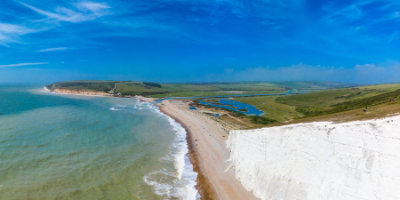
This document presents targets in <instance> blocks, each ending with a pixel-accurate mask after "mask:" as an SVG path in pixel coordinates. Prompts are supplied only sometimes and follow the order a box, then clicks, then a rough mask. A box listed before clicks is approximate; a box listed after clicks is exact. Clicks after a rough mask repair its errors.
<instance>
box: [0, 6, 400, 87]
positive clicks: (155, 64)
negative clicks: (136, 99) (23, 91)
mask: <svg viewBox="0 0 400 200" xmlns="http://www.w3.org/2000/svg"><path fill="white" fill-rule="evenodd" d="M399 53H400V1H397V0H387V1H385V0H353V1H352V0H346V1H337V0H336V1H318V0H292V1H289V0H283V1H275V0H245V1H241V0H141V1H139V0H137V1H135V0H93V1H86V0H84V1H82V0H52V1H49V0H41V1H37V0H7V1H1V2H0V82H43V81H47V82H52V81H62V80H74V79H116V80H148V81H158V82H211V81H282V80H329V81H341V82H351V83H381V82H399V81H400V63H399V61H400V54H399Z"/></svg>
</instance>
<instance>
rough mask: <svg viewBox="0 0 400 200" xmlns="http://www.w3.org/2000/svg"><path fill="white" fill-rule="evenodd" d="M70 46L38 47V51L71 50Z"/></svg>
mask: <svg viewBox="0 0 400 200" xmlns="http://www.w3.org/2000/svg"><path fill="white" fill-rule="evenodd" d="M71 49H72V48H70V47H55V48H46V49H40V50H38V52H53V51H66V50H71Z"/></svg>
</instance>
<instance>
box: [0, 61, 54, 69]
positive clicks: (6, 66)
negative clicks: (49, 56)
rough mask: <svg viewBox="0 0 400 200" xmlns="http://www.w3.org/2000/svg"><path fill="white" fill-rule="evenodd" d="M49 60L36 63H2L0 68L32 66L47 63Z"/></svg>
mask: <svg viewBox="0 0 400 200" xmlns="http://www.w3.org/2000/svg"><path fill="white" fill-rule="evenodd" d="M47 64H49V63H47V62H36V63H15V64H8V65H0V68H10V67H23V66H32V65H47Z"/></svg>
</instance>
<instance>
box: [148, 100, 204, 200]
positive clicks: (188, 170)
mask: <svg viewBox="0 0 400 200" xmlns="http://www.w3.org/2000/svg"><path fill="white" fill-rule="evenodd" d="M142 105H144V106H145V107H147V106H150V108H152V110H153V111H154V112H156V113H158V114H159V115H160V116H162V117H165V118H166V119H167V120H168V122H169V124H170V125H171V127H172V129H173V131H174V132H175V135H176V137H175V139H174V141H173V144H172V146H171V149H170V152H169V153H168V154H167V155H165V156H164V157H163V158H162V160H163V161H172V162H173V164H174V168H175V171H173V172H170V171H168V170H167V169H162V170H159V171H155V172H152V173H150V174H148V175H146V176H145V177H144V181H145V183H146V184H148V185H150V186H152V187H153V189H154V191H155V193H156V194H157V195H159V196H161V197H167V198H171V197H175V198H179V199H184V200H193V199H199V198H200V196H199V193H198V192H197V190H196V188H195V186H196V179H197V173H196V172H194V171H193V165H192V163H191V162H190V159H189V157H188V155H187V154H188V152H189V148H188V145H187V141H186V130H185V129H184V128H183V127H182V126H181V125H180V124H179V123H177V122H176V121H175V120H174V119H172V118H171V117H169V116H167V115H165V114H163V113H162V112H161V111H160V110H159V109H158V108H157V107H155V106H154V105H153V104H151V103H147V102H144V104H142ZM160 176H161V177H162V176H166V177H172V178H173V179H174V181H173V182H172V183H171V182H165V181H163V179H162V178H160Z"/></svg>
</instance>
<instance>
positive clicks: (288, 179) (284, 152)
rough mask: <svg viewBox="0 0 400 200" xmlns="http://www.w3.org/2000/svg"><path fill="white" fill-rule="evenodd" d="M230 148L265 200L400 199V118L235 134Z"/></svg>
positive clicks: (239, 170) (247, 181)
mask: <svg viewBox="0 0 400 200" xmlns="http://www.w3.org/2000/svg"><path fill="white" fill-rule="evenodd" d="M227 144H228V147H229V148H230V149H231V155H230V161H231V162H232V164H233V167H234V168H235V173H236V177H237V178H238V179H239V180H240V181H241V182H242V184H243V185H244V186H245V187H246V189H248V190H252V191H253V193H254V194H255V195H256V196H257V197H259V198H261V199H268V200H294V199H297V200H322V199H323V200H350V199H351V200H355V199H357V200H358V199H362V200H378V199H379V200H399V199H400V116H395V117H389V118H384V119H377V120H369V121H357V122H348V123H341V124H333V123H330V122H315V123H305V124H295V125H288V126H281V127H271V128H264V129H256V130H240V131H239V130H238V131H231V133H230V136H229V139H228V142H227Z"/></svg>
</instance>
